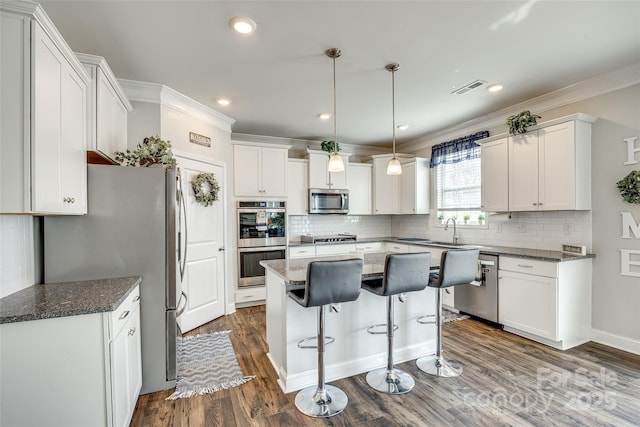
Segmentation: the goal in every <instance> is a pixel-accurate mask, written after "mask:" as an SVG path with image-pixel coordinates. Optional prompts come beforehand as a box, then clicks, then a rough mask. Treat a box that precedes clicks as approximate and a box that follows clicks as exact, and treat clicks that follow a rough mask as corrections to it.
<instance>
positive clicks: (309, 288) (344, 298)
mask: <svg viewBox="0 0 640 427" xmlns="http://www.w3.org/2000/svg"><path fill="white" fill-rule="evenodd" d="M362 266H363V260H362V258H357V259H348V260H339V261H314V262H310V263H309V267H308V269H307V281H306V283H305V286H304V289H299V290H290V291H288V292H287V294H288V295H289V297H290V298H291V299H292V300H294V301H295V302H297V303H298V304H300V305H301V306H303V307H318V324H317V328H318V334H317V348H318V385H317V386H311V387H307V388H304V389H302V390H300V391H299V392H298V394H297V395H296V400H295V402H296V408H298V410H299V411H300V412H302V413H303V414H305V415H308V416H310V417H331V416H333V415H337V414H339V413H340V412H342V411H343V410H344V408H346V407H347V402H348V400H349V399H348V398H347V395H346V394H345V393H344V392H343V391H342V390H340V389H339V388H337V387H335V386H332V385H327V384H325V375H324V346H325V344H326V343H325V334H324V323H325V322H324V314H325V313H324V312H325V306H326V305H327V304H337V303H341V302H349V301H355V300H356V299H357V298H358V296H360V283H361V282H362ZM328 338H329V339H331V340H333V338H331V337H328ZM307 340H308V339H305V340H302V341H301V342H300V343H302V342H304V341H307ZM331 342H332V341H331ZM300 343H298V346H299V347H302V348H305V347H303V346H301V345H300ZM306 348H309V346H306Z"/></svg>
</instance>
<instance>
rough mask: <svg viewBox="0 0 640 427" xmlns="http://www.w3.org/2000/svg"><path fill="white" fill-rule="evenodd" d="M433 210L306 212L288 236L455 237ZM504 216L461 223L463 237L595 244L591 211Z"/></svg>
mask: <svg viewBox="0 0 640 427" xmlns="http://www.w3.org/2000/svg"><path fill="white" fill-rule="evenodd" d="M432 217H433V215H361V216H356V215H354V216H351V215H306V216H304V215H301V216H289V240H290V241H295V242H297V241H299V239H300V236H301V235H304V234H310V235H325V234H337V233H351V234H356V235H357V236H358V237H359V238H364V237H386V236H396V237H423V238H428V239H431V240H436V241H450V240H452V237H453V229H452V228H451V227H450V228H449V230H445V229H444V227H443V226H442V225H441V224H437V223H435V221H434V220H432V219H431V218H432ZM502 219H503V220H502V221H497V220H492V219H491V218H489V221H488V225H487V226H485V227H482V228H480V227H465V226H464V225H459V226H458V236H459V237H460V242H462V243H478V244H483V245H486V246H509V247H519V248H528V249H543V250H554V251H559V250H561V247H562V244H563V243H569V244H575V245H585V246H586V247H587V251H590V250H591V247H592V242H591V212H590V211H554V212H514V213H512V214H511V218H510V219H506V218H504V217H503V218H502Z"/></svg>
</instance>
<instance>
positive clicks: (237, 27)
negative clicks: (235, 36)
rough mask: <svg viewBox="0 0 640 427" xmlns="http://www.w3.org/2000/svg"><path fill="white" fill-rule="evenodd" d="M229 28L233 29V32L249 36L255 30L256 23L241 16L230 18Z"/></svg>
mask: <svg viewBox="0 0 640 427" xmlns="http://www.w3.org/2000/svg"><path fill="white" fill-rule="evenodd" d="M229 26H230V27H231V28H233V30H234V31H236V32H238V33H241V34H250V33H253V32H254V31H255V30H256V23H255V21H254V20H253V19H251V18H246V17H242V16H235V17H233V18H231V20H230V21H229Z"/></svg>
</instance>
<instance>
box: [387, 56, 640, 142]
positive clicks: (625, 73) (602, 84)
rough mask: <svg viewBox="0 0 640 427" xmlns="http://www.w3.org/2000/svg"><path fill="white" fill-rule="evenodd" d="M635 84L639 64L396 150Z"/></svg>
mask: <svg viewBox="0 0 640 427" xmlns="http://www.w3.org/2000/svg"><path fill="white" fill-rule="evenodd" d="M638 83H640V62H639V63H636V64H633V65H629V66H627V67H624V68H621V69H618V70H615V71H612V72H609V73H605V74H601V75H599V76H596V77H592V78H590V79H587V80H583V81H581V82H577V83H574V84H572V85H569V86H567V87H564V88H562V89H558V90H555V91H553V92H549V93H547V94H544V95H541V96H538V97H536V98H532V99H529V100H527V101H524V102H520V103H518V104H515V105H512V106H510V107H507V108H503V109H501V110H498V111H495V112H493V113H490V114H485V115H483V116H481V117H477V118H475V119H472V120H468V121H466V122H463V123H460V124H459V125H456V126H452V127H449V128H447V129H444V130H441V131H438V132H434V133H431V134H428V135H425V136H422V137H420V138H418V139H414V140H413V141H408V142H405V143H401V144H398V147H400V149H401V150H402V151H405V152H409V153H411V152H415V151H418V150H421V149H425V148H428V147H430V146H432V145H433V144H435V143H437V142H442V141H447V140H449V139H454V138H458V137H460V136H462V135H466V134H468V133H472V132H476V131H478V130H479V129H482V128H491V127H495V126H501V125H503V126H504V125H505V122H506V120H507V117H509V116H511V115H513V114H517V113H519V112H520V111H522V110H530V111H534V112H535V113H537V114H542V113H544V112H546V111H549V110H552V109H554V108H559V107H563V106H565V105H569V104H573V103H576V102H579V101H582V100H585V99H589V98H593V97H596V96H599V95H603V94H606V93H609V92H614V91H616V90H620V89H624V88H626V87H630V86H633V85H636V84H638Z"/></svg>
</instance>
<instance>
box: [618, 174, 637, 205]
mask: <svg viewBox="0 0 640 427" xmlns="http://www.w3.org/2000/svg"><path fill="white" fill-rule="evenodd" d="M616 184H617V186H618V190H619V191H620V195H621V196H622V198H623V199H624V201H625V202H627V203H634V204H636V205H640V170H637V171H631V172H630V173H629V175H627V176H625V177H624V178H622V179H621V180H620V181H618V182H617V183H616Z"/></svg>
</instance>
